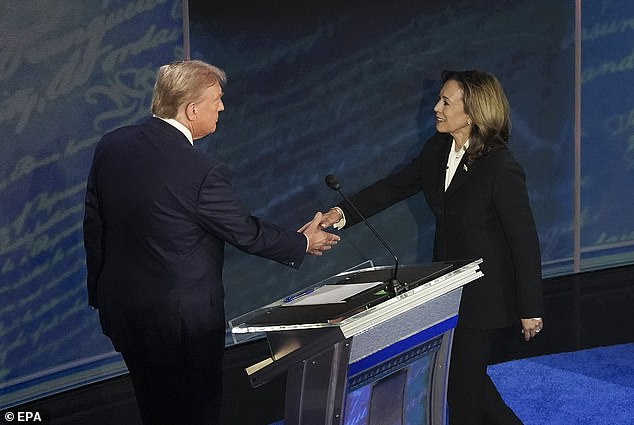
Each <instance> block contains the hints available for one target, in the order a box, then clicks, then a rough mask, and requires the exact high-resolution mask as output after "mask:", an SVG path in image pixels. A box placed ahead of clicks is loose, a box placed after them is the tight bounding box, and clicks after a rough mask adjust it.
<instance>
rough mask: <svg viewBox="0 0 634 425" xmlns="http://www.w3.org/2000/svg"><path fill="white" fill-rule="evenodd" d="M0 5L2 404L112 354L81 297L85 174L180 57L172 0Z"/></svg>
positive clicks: (62, 383) (64, 383) (53, 386)
mask: <svg viewBox="0 0 634 425" xmlns="http://www.w3.org/2000/svg"><path fill="white" fill-rule="evenodd" d="M1 9H2V12H0V33H1V35H0V87H2V89H1V90H0V134H1V136H0V137H1V139H0V158H2V161H1V162H0V205H1V208H0V299H1V300H2V302H1V303H0V395H1V397H2V398H1V399H0V409H1V408H2V407H3V406H6V405H7V404H11V403H15V402H19V401H22V400H25V399H28V398H30V397H33V396H35V395H43V394H46V393H48V392H50V391H54V390H59V389H63V388H66V387H68V386H72V385H75V384H77V383H83V382H86V381H87V380H90V377H91V376H92V375H94V374H95V373H96V374H100V373H105V374H107V373H108V371H110V372H112V371H113V370H114V369H116V368H117V366H107V365H108V364H109V361H108V359H111V358H113V356H114V361H115V363H119V364H120V362H119V358H118V357H116V356H115V353H113V349H112V346H111V344H110V342H109V341H108V340H107V339H106V338H105V337H104V336H103V335H102V334H101V329H100V326H99V322H98V318H97V314H96V312H93V311H92V310H90V309H89V307H88V306H87V295H86V285H85V278H86V272H85V260H84V249H83V242H82V233H81V222H82V218H83V202H84V193H85V180H86V176H87V175H88V170H89V167H90V161H91V158H92V152H93V148H94V145H95V143H96V141H97V140H98V138H99V137H100V136H101V134H103V133H104V132H105V131H107V130H109V129H112V128H114V127H118V126H120V125H124V124H129V123H134V122H136V121H138V120H139V119H140V118H141V117H145V116H147V115H148V114H149V105H150V100H151V93H152V87H153V84H154V77H155V74H156V69H157V67H158V66H159V65H161V64H163V63H165V62H168V61H171V60H173V59H174V58H176V57H180V58H182V57H183V54H182V47H181V46H182V45H183V32H182V6H181V2H180V1H166V0H138V1H127V0H118V1H101V0H99V1H96V0H92V1H73V0H57V1H46V2H44V1H19V2H3V4H2V7H1ZM94 366H98V367H99V368H102V369H99V370H97V371H94V370H93V371H91V369H93V367H94ZM113 368H114V369H113ZM118 369H121V366H120V365H119V366H118ZM71 375H72V376H71Z"/></svg>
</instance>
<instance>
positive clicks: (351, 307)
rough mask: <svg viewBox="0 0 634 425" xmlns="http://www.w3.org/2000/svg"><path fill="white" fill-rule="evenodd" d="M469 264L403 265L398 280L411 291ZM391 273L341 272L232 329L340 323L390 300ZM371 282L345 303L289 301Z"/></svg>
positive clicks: (390, 269) (239, 320) (384, 270)
mask: <svg viewBox="0 0 634 425" xmlns="http://www.w3.org/2000/svg"><path fill="white" fill-rule="evenodd" d="M467 263H468V261H459V262H453V263H430V264H425V265H417V266H402V267H399V269H398V280H399V281H400V282H401V283H403V284H407V286H408V290H410V291H411V290H415V288H417V287H419V286H421V285H424V284H425V283H427V282H430V281H432V280H434V279H436V278H438V277H439V276H442V275H444V274H447V273H449V272H451V271H452V270H455V269H458V268H460V267H462V266H464V265H465V264H467ZM392 275H393V267H388V266H384V267H371V268H368V269H362V270H356V271H351V272H345V273H341V274H338V275H336V276H333V277H332V278H329V279H327V280H326V281H324V282H321V283H320V284H319V285H316V286H314V287H309V288H306V289H304V290H302V291H298V292H297V293H295V294H293V295H291V296H289V297H285V298H284V299H282V300H279V301H278V302H275V303H273V304H270V305H268V306H265V307H261V308H259V309H257V310H254V311H252V312H250V313H248V314H246V315H243V316H241V317H238V318H236V319H233V320H232V321H231V322H232V332H233V333H246V332H254V331H263V330H264V331H268V330H289V329H306V328H320V327H333V326H338V325H339V324H340V323H341V322H342V321H343V320H345V319H347V318H349V317H352V316H354V315H356V314H358V313H360V312H363V311H365V310H368V309H370V308H372V307H373V306H377V305H379V304H381V303H384V302H385V301H388V300H389V299H390V298H391V297H390V295H389V294H388V292H387V291H385V286H386V283H385V282H387V281H388V280H389V279H390V278H392ZM371 282H376V285H369V288H367V289H364V290H362V291H360V292H358V293H356V294H354V295H352V296H350V297H348V298H346V299H344V300H342V301H343V302H338V303H326V304H316V305H313V304H311V305H294V304H293V303H289V302H288V301H289V300H291V299H293V300H295V299H296V298H297V297H301V296H302V294H308V293H311V292H312V291H314V290H316V289H318V288H321V287H323V286H325V285H355V284H367V283H371ZM233 324H235V326H234V325H233Z"/></svg>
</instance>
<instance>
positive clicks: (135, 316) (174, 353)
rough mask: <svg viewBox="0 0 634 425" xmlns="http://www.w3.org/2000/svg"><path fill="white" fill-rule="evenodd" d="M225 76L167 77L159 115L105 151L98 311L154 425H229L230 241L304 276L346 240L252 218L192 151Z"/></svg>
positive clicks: (96, 240)
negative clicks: (225, 415)
mask: <svg viewBox="0 0 634 425" xmlns="http://www.w3.org/2000/svg"><path fill="white" fill-rule="evenodd" d="M225 81H226V79H225V74H224V72H223V71H221V70H220V69H218V68H216V67H214V66H212V65H209V64H206V63H204V62H201V61H183V62H175V63H172V64H169V65H165V66H163V67H161V68H160V69H159V72H158V75H157V81H156V85H155V88H154V97H153V99H152V112H153V114H154V116H153V117H152V118H150V119H149V120H148V121H147V122H145V123H143V124H141V125H135V126H129V127H123V128H120V129H117V130H114V131H112V132H110V133H108V134H106V135H105V136H103V138H102V139H101V140H100V141H99V143H98V144H97V147H96V149H95V154H94V158H93V164H92V168H91V171H90V175H89V177H88V183H87V193H86V210H85V217H84V242H85V247H86V254H87V255H86V262H87V267H88V280H87V284H88V296H89V304H90V305H91V306H93V307H95V308H97V309H99V316H100V321H101V325H102V328H103V331H104V333H105V334H106V335H108V336H109V337H110V339H111V340H112V343H113V345H114V347H115V349H116V350H117V351H119V352H121V353H122V354H123V358H124V360H125V362H126V365H127V366H128V369H129V371H130V376H131V379H132V383H133V385H134V389H135V394H136V397H137V402H138V404H139V408H140V411H141V416H142V418H143V421H144V423H146V424H170V425H175V424H187V425H192V424H215V423H218V422H219V417H220V403H221V390H222V353H223V350H224V338H225V317H224V304H223V300H224V291H223V284H222V265H223V259H224V245H225V242H228V243H230V244H232V245H234V246H236V247H237V248H239V249H241V250H242V251H244V252H246V253H248V254H253V255H257V256H261V257H265V258H268V259H271V260H274V261H277V262H279V263H281V264H284V265H287V266H290V267H294V268H299V267H300V265H301V263H302V260H303V259H304V257H305V255H306V253H311V254H314V255H321V253H322V252H323V251H324V250H327V249H330V248H331V246H332V245H334V244H335V243H336V242H337V240H338V239H339V237H338V236H336V235H332V234H330V233H326V232H324V231H323V230H321V228H320V227H319V220H320V218H321V214H317V215H316V216H315V218H314V220H313V221H312V222H311V224H310V225H309V226H307V227H305V228H303V232H301V233H300V232H296V231H289V230H285V229H283V228H280V227H278V226H276V225H273V224H270V223H267V222H265V221H262V220H260V219H258V218H257V217H254V216H252V215H251V214H250V213H249V212H248V211H247V210H246V208H245V207H244V206H243V204H242V203H241V202H240V200H239V199H238V197H237V196H236V194H235V193H234V191H233V189H232V187H231V183H230V181H229V178H228V171H227V169H226V167H225V166H224V165H223V164H222V163H220V162H219V161H217V160H216V159H215V158H213V157H212V156H209V155H206V154H204V153H202V152H200V151H198V150H197V149H195V148H194V147H193V142H194V140H196V139H199V138H201V137H204V136H206V135H208V134H210V133H213V132H214V131H215V130H216V123H217V121H218V116H219V112H220V111H222V110H224V105H223V102H222V93H223V91H222V89H223V85H224V83H225Z"/></svg>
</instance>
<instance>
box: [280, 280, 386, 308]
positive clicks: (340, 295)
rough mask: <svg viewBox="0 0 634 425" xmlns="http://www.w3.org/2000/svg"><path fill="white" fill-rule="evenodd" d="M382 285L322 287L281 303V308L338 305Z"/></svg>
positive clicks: (379, 283)
mask: <svg viewBox="0 0 634 425" xmlns="http://www.w3.org/2000/svg"><path fill="white" fill-rule="evenodd" d="M379 285H383V282H366V283H354V284H342V285H324V286H321V287H319V288H317V289H315V290H314V291H311V292H310V293H307V294H305V295H300V296H298V297H296V298H294V299H293V300H292V301H288V302H284V303H282V306H300V305H319V304H339V303H344V302H346V299H347V298H350V297H353V296H355V295H357V294H360V293H361V292H363V291H365V290H368V289H370V288H373V287H375V286H379Z"/></svg>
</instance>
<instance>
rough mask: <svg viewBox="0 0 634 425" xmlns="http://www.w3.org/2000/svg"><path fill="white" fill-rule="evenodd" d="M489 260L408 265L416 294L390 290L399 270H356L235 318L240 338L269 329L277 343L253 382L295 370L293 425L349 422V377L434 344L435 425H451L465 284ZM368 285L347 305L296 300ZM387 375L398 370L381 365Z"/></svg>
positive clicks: (289, 400) (289, 409)
mask: <svg viewBox="0 0 634 425" xmlns="http://www.w3.org/2000/svg"><path fill="white" fill-rule="evenodd" d="M481 263H482V259H478V260H475V261H471V260H469V261H460V262H458V261H457V262H451V263H449V262H448V263H430V264H425V265H413V266H401V267H399V269H398V273H399V280H401V282H402V283H404V284H405V285H406V286H407V288H408V290H407V291H406V292H404V293H401V294H399V295H396V296H390V295H389V292H388V291H385V283H384V282H386V281H387V280H389V277H390V276H391V274H392V272H393V267H389V266H379V267H369V268H364V269H360V270H351V271H347V272H343V273H339V274H337V275H335V276H332V277H331V278H329V279H326V280H325V281H323V282H320V283H319V284H318V285H314V286H312V287H309V288H305V289H304V290H302V291H298V292H297V293H295V294H292V295H290V296H288V297H285V298H284V299H282V300H279V301H277V302H275V303H272V304H269V305H267V306H264V307H261V308H258V309H256V310H254V311H252V312H250V313H247V314H245V315H243V316H240V317H238V318H236V319H233V320H231V321H230V323H229V324H230V327H231V331H232V333H233V334H236V335H244V334H251V333H261V332H265V333H266V336H267V339H268V342H269V347H270V351H271V355H270V357H268V358H266V359H263V360H262V361H261V362H259V363H257V364H255V365H252V366H251V367H249V368H247V369H246V372H247V375H248V377H249V380H250V382H251V385H252V386H254V387H257V386H260V385H262V384H264V383H266V382H268V381H270V380H272V379H273V378H275V377H277V376H279V375H281V374H283V373H287V396H286V407H285V423H286V425H293V424H295V423H297V424H299V423H302V424H313V423H315V424H318V423H319V424H324V423H328V424H341V423H342V422H341V421H343V412H342V409H343V408H344V407H345V406H344V398H345V392H346V391H345V389H346V385H347V382H348V379H350V378H351V377H352V378H355V379H357V377H358V376H361V377H363V378H364V376H363V375H362V374H359V375H354V374H356V373H357V371H359V370H370V369H371V368H372V367H373V365H375V364H383V363H381V362H385V358H387V359H389V362H391V363H390V364H392V363H394V364H396V366H394V367H398V361H397V360H398V359H396V360H395V358H394V357H393V358H390V356H395V355H394V352H395V350H397V349H398V350H400V349H405V350H409V349H410V348H409V346H410V345H411V346H413V344H414V345H415V344H420V343H421V341H424V340H425V339H429V340H430V341H432V340H433V341H436V342H433V344H434V345H435V346H438V347H439V348H436V349H435V350H436V351H438V353H439V354H438V355H435V358H436V360H435V369H434V372H433V375H434V376H433V377H432V378H433V379H432V382H431V384H430V385H431V388H430V392H431V394H430V399H431V406H430V412H429V416H430V420H431V421H433V423H434V424H436V423H444V421H445V403H446V396H445V392H446V391H445V390H446V380H447V368H448V362H449V352H450V348H451V336H452V330H453V327H454V326H455V323H456V322H457V313H458V307H459V303H460V295H461V291H462V286H464V285H465V284H467V283H469V282H472V281H474V280H476V279H478V278H479V277H481V276H483V273H482V271H481V270H480V264H481ZM361 283H363V284H364V285H365V286H363V288H367V289H364V290H362V291H361V292H359V293H357V294H354V295H352V296H350V297H348V298H345V299H343V300H341V301H340V302H332V303H324V304H319V303H316V304H314V305H313V304H310V300H309V301H308V303H306V304H298V303H297V301H296V300H297V299H299V298H301V297H304V296H306V297H309V296H310V295H309V294H313V293H317V292H323V291H324V290H330V289H335V290H337V289H345V288H344V286H348V287H349V286H352V287H353V288H354V285H355V284H361ZM373 283H376V285H372V284H373ZM329 285H330V286H329ZM337 285H341V286H340V287H338V286H337ZM314 299H315V300H321V298H318V297H315V298H314ZM291 300H292V301H291ZM403 347H405V348H403ZM406 354H407V353H406ZM407 355H410V354H407ZM396 357H398V356H396ZM369 368H370V369H369ZM372 373H374V372H372ZM372 373H370V375H369V379H372V378H373V376H372ZM381 373H383V374H389V373H391V372H390V370H389V368H386V367H384V366H381ZM308 394H310V396H308Z"/></svg>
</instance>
